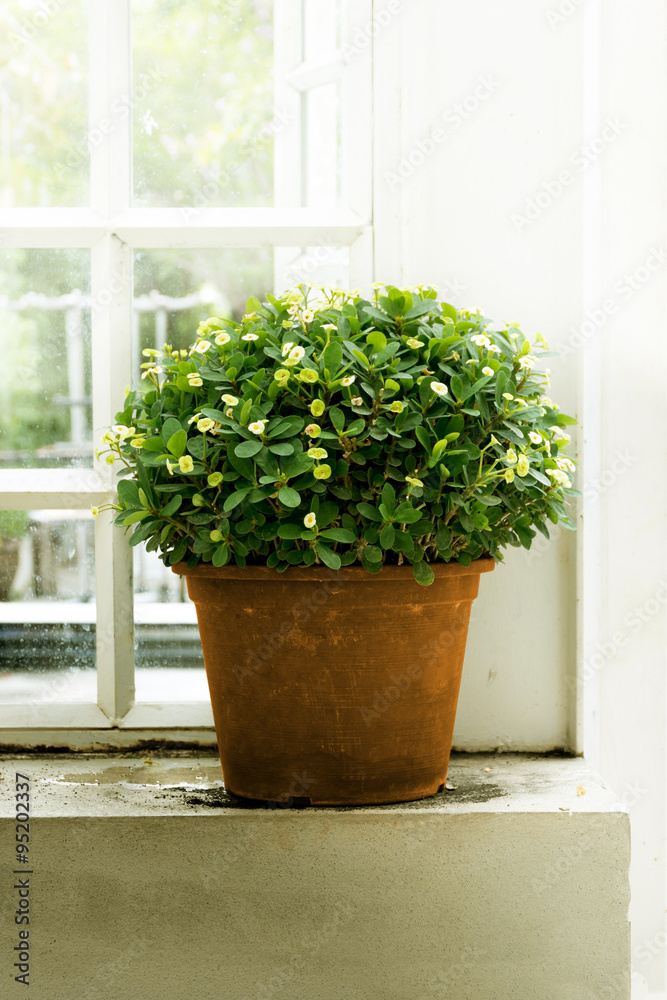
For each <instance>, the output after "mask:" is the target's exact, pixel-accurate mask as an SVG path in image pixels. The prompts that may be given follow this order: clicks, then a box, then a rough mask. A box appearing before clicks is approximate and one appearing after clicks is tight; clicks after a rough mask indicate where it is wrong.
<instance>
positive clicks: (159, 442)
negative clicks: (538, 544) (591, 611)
mask: <svg viewBox="0 0 667 1000" xmlns="http://www.w3.org/2000/svg"><path fill="white" fill-rule="evenodd" d="M537 343H538V346H540V353H541V354H542V355H544V354H547V353H548V351H547V350H546V349H545V350H542V349H541V348H546V344H545V343H544V341H543V340H542V338H541V337H539V335H538V338H537ZM144 354H147V355H148V356H149V357H150V361H148V362H147V363H146V364H145V365H144V368H145V369H146V370H145V371H144V375H143V378H145V379H146V383H145V387H144V388H143V389H142V390H141V391H128V393H127V395H126V398H125V405H124V409H123V410H122V411H121V412H120V413H118V415H117V417H116V419H117V420H118V425H117V426H116V427H114V429H113V430H112V431H110V432H108V434H107V435H105V439H104V443H105V446H106V447H105V449H103V450H105V451H106V452H107V461H108V462H110V463H114V461H116V460H118V459H120V460H121V461H122V462H123V463H124V466H126V469H123V470H122V472H121V475H126V470H129V471H130V472H131V473H132V477H131V478H123V479H121V481H120V482H119V484H118V495H119V503H118V505H116V506H115V509H117V510H118V511H120V513H119V514H118V516H117V517H116V522H115V523H116V524H120V525H124V526H126V527H128V528H129V527H131V526H132V525H136V527H135V528H134V531H133V533H132V536H131V538H130V544H131V545H136V544H138V543H140V542H145V543H146V545H147V547H148V548H149V549H153V550H159V552H160V554H161V558H162V559H163V560H164V561H165V562H166V563H167V564H169V565H172V564H174V563H176V562H179V561H182V560H185V559H187V560H188V564H189V565H190V566H194V565H196V564H197V563H198V562H199V561H204V562H208V561H212V562H213V564H214V565H215V566H223V565H225V564H226V563H227V562H228V561H229V560H230V559H233V560H234V561H235V562H236V563H237V565H239V566H245V565H246V563H247V562H250V563H252V564H266V565H267V566H271V567H275V568H276V569H277V570H284V569H286V568H287V567H288V566H290V565H292V566H294V565H301V564H303V565H312V564H313V563H320V562H322V563H324V564H326V565H327V566H329V567H330V568H332V569H338V568H339V567H340V566H349V565H350V564H352V563H361V565H363V566H364V568H365V569H366V570H368V571H369V572H370V573H374V572H378V571H379V570H380V569H381V568H382V565H383V563H399V564H400V563H402V562H404V561H406V560H407V561H408V562H410V563H412V564H413V567H414V576H415V579H416V580H417V581H418V582H419V583H422V584H429V583H430V582H431V581H432V580H433V571H432V569H431V566H430V565H429V564H430V563H433V562H437V561H449V560H458V562H460V563H462V564H463V565H468V564H469V563H470V562H471V561H472V560H473V559H476V558H478V557H479V556H482V555H484V554H487V553H489V554H491V555H492V556H493V557H494V558H495V559H497V560H500V559H501V558H502V551H501V550H502V548H503V547H504V546H506V545H523V546H524V547H525V548H528V547H529V546H530V544H531V542H532V540H533V538H534V537H535V531H536V530H537V531H540V532H542V534H544V535H546V536H547V537H548V536H549V530H548V524H549V523H551V524H559V523H561V524H563V525H564V526H565V527H567V528H573V527H574V525H573V523H572V521H571V520H570V518H569V516H568V514H567V511H566V508H565V502H564V501H565V497H566V496H567V495H573V494H575V493H577V491H576V490H573V489H572V487H571V480H570V476H569V473H570V472H572V471H573V469H574V463H573V462H572V461H571V459H569V458H566V457H564V456H563V454H562V452H561V448H562V447H563V445H565V444H566V443H567V441H569V436H568V434H567V433H566V431H565V430H564V428H565V427H566V426H567V425H568V424H573V423H575V422H576V421H575V420H573V418H572V417H568V416H565V415H564V414H562V413H560V412H559V409H558V407H557V406H556V405H555V404H554V403H552V401H551V400H550V399H548V398H547V397H545V396H544V395H543V389H544V387H545V384H547V383H548V374H546V373H541V372H539V371H538V370H537V368H536V356H535V354H534V353H531V345H530V343H529V341H528V339H527V338H526V337H525V336H524V334H523V333H522V332H521V331H520V329H519V328H518V326H515V325H513V324H512V325H510V326H508V327H506V328H503V329H494V330H493V332H492V331H491V329H490V327H489V326H488V321H487V320H486V319H484V318H483V317H482V315H481V314H480V312H479V311H476V312H470V311H467V310H459V311H457V310H456V309H454V307H453V306H451V305H449V304H448V303H445V302H439V301H438V300H437V295H436V292H435V291H434V290H433V289H430V288H425V287H418V288H415V289H411V290H408V289H398V288H394V287H393V286H376V287H375V293H374V295H373V297H372V299H370V300H369V299H366V298H364V297H362V296H361V295H360V294H358V293H355V292H346V291H343V290H341V289H316V288H315V287H308V286H305V285H301V286H299V287H298V288H297V289H294V290H292V291H291V292H289V293H286V294H285V295H283V296H281V297H279V298H276V297H274V296H272V295H267V296H266V301H265V303H264V304H262V303H260V302H259V300H257V299H250V300H249V302H248V313H247V314H246V315H245V316H244V317H243V319H242V321H241V322H239V323H236V322H234V321H232V320H218V319H210V320H207V321H206V322H205V323H202V324H200V326H199V329H198V331H197V340H196V343H195V344H194V345H193V347H192V348H191V350H190V351H189V352H187V351H180V352H179V351H174V350H173V349H172V348H171V347H169V346H165V349H164V353H163V354H158V352H153V351H144Z"/></svg>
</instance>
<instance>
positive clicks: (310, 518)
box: [303, 510, 317, 528]
mask: <svg viewBox="0 0 667 1000" xmlns="http://www.w3.org/2000/svg"><path fill="white" fill-rule="evenodd" d="M303 523H304V524H305V526H306V527H307V528H314V527H315V525H316V524H317V518H316V517H315V515H314V514H313V512H312V510H311V512H310V514H306V516H305V517H304V519H303Z"/></svg>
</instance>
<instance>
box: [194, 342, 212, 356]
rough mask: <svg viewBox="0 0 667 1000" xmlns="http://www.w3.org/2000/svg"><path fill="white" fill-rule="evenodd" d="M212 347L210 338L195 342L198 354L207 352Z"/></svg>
mask: <svg viewBox="0 0 667 1000" xmlns="http://www.w3.org/2000/svg"><path fill="white" fill-rule="evenodd" d="M210 347H211V342H210V340H200V341H199V343H198V344H195V348H194V349H195V351H196V352H197V354H206V352H207V351H208V350H209V349H210Z"/></svg>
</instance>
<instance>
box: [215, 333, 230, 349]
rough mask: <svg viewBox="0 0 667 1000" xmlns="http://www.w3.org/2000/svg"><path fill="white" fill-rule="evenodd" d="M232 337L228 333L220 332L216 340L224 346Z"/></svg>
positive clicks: (219, 344) (219, 345)
mask: <svg viewBox="0 0 667 1000" xmlns="http://www.w3.org/2000/svg"><path fill="white" fill-rule="evenodd" d="M231 339H232V338H231V337H230V336H229V334H228V333H219V334H218V336H217V337H216V338H215V342H216V344H217V345H218V347H224V345H225V344H228V343H229V341H230V340H231Z"/></svg>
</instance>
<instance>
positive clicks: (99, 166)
mask: <svg viewBox="0 0 667 1000" xmlns="http://www.w3.org/2000/svg"><path fill="white" fill-rule="evenodd" d="M90 51H91V53H93V54H94V58H95V60H96V63H97V64H96V70H95V72H94V73H91V88H90V121H91V127H94V125H95V123H96V122H101V121H106V120H111V121H112V122H113V126H114V127H113V128H111V129H110V130H109V131H108V132H107V133H105V140H106V141H105V142H103V143H100V144H99V145H97V146H93V148H92V150H91V165H90V166H91V200H92V206H93V208H94V209H95V210H96V211H97V212H99V213H100V215H102V216H103V217H105V218H108V219H115V218H117V217H118V216H119V215H121V214H122V213H123V212H126V211H128V210H129V207H130V203H131V196H132V162H131V137H132V116H131V114H124V115H119V114H117V113H115V112H114V108H115V107H116V104H117V102H118V101H122V100H123V98H124V97H126V95H127V94H129V93H130V92H131V89H132V74H131V4H130V0H118V2H117V3H114V5H113V8H112V7H110V6H109V5H108V4H106V3H105V2H104V0H91V5H90ZM91 295H92V308H91V321H92V358H93V434H94V435H95V436H96V437H99V436H100V435H101V433H102V432H103V430H104V429H105V428H106V427H108V426H109V425H110V424H112V423H113V422H114V416H115V413H116V411H117V410H118V409H119V407H120V406H121V405H122V400H123V396H124V392H125V388H126V387H127V386H129V385H130V382H131V377H132V368H131V363H132V250H131V248H130V246H129V245H128V244H127V243H126V242H124V241H123V240H121V239H120V238H119V237H118V236H117V235H116V234H115V233H113V232H109V234H108V235H106V236H104V237H103V238H102V239H101V240H100V241H99V242H98V243H97V244H95V245H94V247H93V249H92V258H91ZM97 467H98V469H99V472H100V475H102V476H106V477H107V481H108V483H109V485H110V486H113V483H114V479H113V475H112V470H110V469H109V467H108V466H107V465H103V464H101V463H97ZM111 513H112V512H104V513H103V514H101V515H100V517H99V518H98V519H97V521H96V522H95V587H96V602H97V629H96V642H97V681H98V704H99V706H100V708H101V709H102V710H103V712H104V713H105V714H106V715H107V716H108V717H109V719H110V720H111V721H112V722H114V721H116V720H117V719H119V718H122V716H123V715H125V713H126V712H127V711H128V709H129V708H130V707H131V705H132V703H133V701H134V624H133V602H134V597H133V590H132V554H131V551H130V549H129V547H128V545H127V540H126V539H125V537H124V536H123V534H122V533H121V532H119V531H117V530H116V529H115V528H114V527H113V524H112V516H111Z"/></svg>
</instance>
